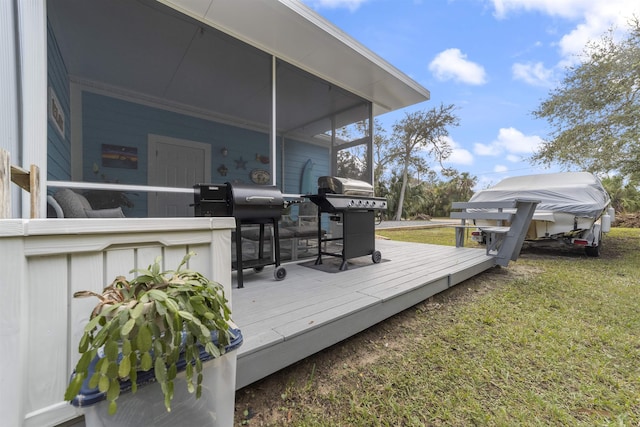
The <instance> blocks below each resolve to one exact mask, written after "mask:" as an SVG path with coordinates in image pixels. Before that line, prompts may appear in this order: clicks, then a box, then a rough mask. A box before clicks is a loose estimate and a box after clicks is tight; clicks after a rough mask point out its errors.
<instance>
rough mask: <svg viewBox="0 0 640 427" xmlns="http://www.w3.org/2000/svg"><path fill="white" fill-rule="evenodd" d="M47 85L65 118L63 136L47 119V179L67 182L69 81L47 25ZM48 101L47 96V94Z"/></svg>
mask: <svg viewBox="0 0 640 427" xmlns="http://www.w3.org/2000/svg"><path fill="white" fill-rule="evenodd" d="M47 85H48V87H50V88H52V89H53V91H54V92H55V94H56V97H57V98H58V101H59V102H60V104H61V105H60V107H61V108H62V112H63V114H64V116H65V121H66V123H65V129H64V135H60V133H59V132H58V130H57V128H56V126H55V125H54V124H53V123H52V121H51V119H48V124H47V156H48V162H47V179H48V180H60V181H68V180H70V179H71V143H70V135H71V130H70V127H69V116H70V113H69V111H70V108H69V79H68V77H67V69H66V67H65V64H64V61H63V59H62V55H61V54H60V50H59V48H58V43H57V41H56V38H55V34H53V32H52V31H51V27H50V26H48V25H47ZM47 99H48V94H47Z"/></svg>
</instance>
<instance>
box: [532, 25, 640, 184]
mask: <svg viewBox="0 0 640 427" xmlns="http://www.w3.org/2000/svg"><path fill="white" fill-rule="evenodd" d="M533 115H534V117H537V118H542V119H546V120H547V121H548V123H549V124H550V125H551V127H552V129H553V130H552V132H551V134H550V137H551V138H550V140H549V141H547V142H545V143H544V144H543V146H542V148H541V149H540V150H539V151H538V152H537V153H535V154H534V155H533V156H532V161H534V162H537V163H542V164H547V165H549V164H551V163H554V162H558V163H560V164H562V165H564V166H568V167H572V166H578V167H580V168H582V169H584V170H587V171H590V172H593V173H596V174H605V173H607V172H611V171H619V172H620V173H622V174H624V175H626V176H628V177H634V176H635V178H638V177H640V142H639V141H640V21H639V20H638V18H637V17H636V18H633V19H632V21H631V24H630V32H629V34H628V36H627V38H625V39H624V40H622V41H616V40H615V38H614V32H613V30H610V31H609V32H608V33H607V34H605V35H604V36H603V37H602V39H601V40H600V42H590V43H588V44H587V47H586V48H585V58H584V61H583V62H582V63H580V64H579V65H576V66H574V67H571V68H569V69H568V70H567V74H566V75H565V77H564V79H563V81H562V83H561V85H560V86H559V87H558V88H556V89H554V90H553V91H551V93H550V96H549V98H548V99H547V100H545V101H543V102H542V104H541V105H540V106H539V107H538V109H537V110H536V111H534V112H533Z"/></svg>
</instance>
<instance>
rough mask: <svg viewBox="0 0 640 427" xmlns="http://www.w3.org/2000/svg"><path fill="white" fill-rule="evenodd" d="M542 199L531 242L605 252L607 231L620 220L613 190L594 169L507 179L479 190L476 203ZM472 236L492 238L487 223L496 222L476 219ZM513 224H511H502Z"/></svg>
mask: <svg viewBox="0 0 640 427" xmlns="http://www.w3.org/2000/svg"><path fill="white" fill-rule="evenodd" d="M518 198H519V199H523V198H526V199H535V200H540V203H539V204H538V206H537V208H536V210H535V212H534V214H533V218H532V220H531V223H530V225H529V228H528V230H527V235H526V237H525V242H527V244H529V245H533V246H563V247H569V248H575V247H583V248H584V250H585V252H586V254H587V255H589V256H596V257H597V256H599V255H600V250H601V247H602V237H603V233H608V232H609V231H610V229H611V223H612V222H613V220H614V218H613V217H614V215H615V213H614V210H613V208H611V206H610V205H611V199H610V197H609V194H608V193H607V191H606V190H605V188H604V187H603V186H602V183H601V182H600V180H599V179H598V178H597V177H596V176H594V175H592V174H591V173H588V172H561V173H550V174H538V175H526V176H518V177H511V178H506V179H504V180H502V181H500V182H499V183H498V184H496V185H495V186H493V187H491V188H488V189H486V190H481V191H478V192H477V193H475V194H474V195H473V196H472V197H471V199H470V200H469V201H470V202H499V201H511V200H515V199H518ZM475 225H476V226H477V227H478V228H477V230H475V231H473V232H472V233H471V238H472V239H473V240H475V241H477V242H481V243H483V242H485V241H486V233H485V232H483V227H494V226H496V224H495V222H490V221H486V220H476V223H475ZM499 225H508V224H499Z"/></svg>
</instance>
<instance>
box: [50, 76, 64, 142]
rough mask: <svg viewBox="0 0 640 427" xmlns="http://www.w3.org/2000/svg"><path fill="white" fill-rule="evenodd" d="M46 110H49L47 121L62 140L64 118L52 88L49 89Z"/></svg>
mask: <svg viewBox="0 0 640 427" xmlns="http://www.w3.org/2000/svg"><path fill="white" fill-rule="evenodd" d="M47 104H48V105H47V110H49V120H51V123H52V124H53V127H54V128H56V130H57V131H58V132H59V133H60V136H62V137H63V138H64V126H65V123H66V118H65V115H64V111H63V110H62V105H60V101H59V100H58V96H57V95H56V92H55V91H54V90H53V88H52V87H49V102H48V103H47Z"/></svg>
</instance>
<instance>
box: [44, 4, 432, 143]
mask: <svg viewBox="0 0 640 427" xmlns="http://www.w3.org/2000/svg"><path fill="white" fill-rule="evenodd" d="M48 17H49V22H50V23H51V25H52V27H53V30H54V34H55V37H56V39H57V41H58V44H59V46H60V50H61V52H62V56H63V57H64V61H65V65H66V67H67V69H68V72H69V75H70V76H71V77H72V78H74V79H76V80H80V81H90V82H100V84H102V85H105V86H108V87H114V88H122V89H125V90H127V91H131V92H135V93H137V94H140V95H142V96H147V97H151V98H152V99H154V100H164V101H165V102H170V103H173V104H178V105H181V106H185V107H187V108H189V109H196V110H201V111H204V112H213V113H215V114H217V115H220V116H224V117H229V118H232V119H233V120H235V121H240V122H242V123H246V124H248V125H251V124H253V125H259V126H264V125H266V124H270V122H271V117H270V110H271V108H270V107H271V95H272V86H271V75H272V57H275V58H277V59H278V60H279V61H280V62H278V65H277V71H276V75H277V79H276V80H277V82H278V87H277V98H278V105H277V107H276V109H277V123H276V129H277V132H279V133H287V132H291V131H297V132H298V133H299V132H301V131H302V129H303V128H305V127H307V129H306V130H305V131H303V133H305V134H306V135H307V136H311V135H313V134H318V133H320V132H324V131H326V129H324V127H326V123H327V122H328V120H327V117H329V116H330V115H335V114H336V112H344V111H348V110H350V109H355V110H360V111H356V112H354V113H353V114H351V115H350V114H345V116H344V120H345V123H349V120H350V119H353V117H358V116H360V115H362V110H361V108H360V107H361V106H362V105H363V102H364V103H367V102H371V103H372V106H373V114H374V116H375V115H378V114H382V113H385V112H389V111H393V110H397V109H400V108H403V107H406V106H409V105H413V104H416V103H419V102H422V101H426V100H428V99H429V91H428V90H427V89H425V88H424V87H422V86H420V85H419V84H418V83H416V82H415V81H413V80H412V79H411V78H409V77H408V76H407V75H405V74H404V73H402V72H401V71H399V70H398V69H397V68H395V67H393V66H392V65H391V64H389V63H388V62H386V61H385V60H383V59H382V58H380V57H379V56H377V55H376V54H374V53H373V52H372V51H370V50H369V49H367V48H366V47H364V46H363V45H362V44H360V43H358V42H357V41H355V40H354V39H353V38H351V37H349V36H348V35H347V34H345V33H344V32H342V31H341V30H339V29H338V28H337V27H335V26H334V25H332V24H331V23H329V22H328V21H326V20H325V19H323V18H321V17H320V16H319V15H317V14H316V13H315V12H313V11H312V10H311V9H309V8H308V7H307V6H305V5H304V4H302V3H301V2H299V1H297V0H279V1H255V0H137V1H130V0H104V1H100V2H86V1H84V0H56V1H55V2H49V4H48ZM215 30H219V31H215ZM243 42H244V43H243ZM291 65H293V66H294V67H291ZM307 73H308V75H307ZM285 75H286V77H285ZM350 116H351V117H350ZM319 121H321V122H324V123H325V124H324V125H321V124H319V123H318V122H319ZM311 124H314V125H313V126H311Z"/></svg>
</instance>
